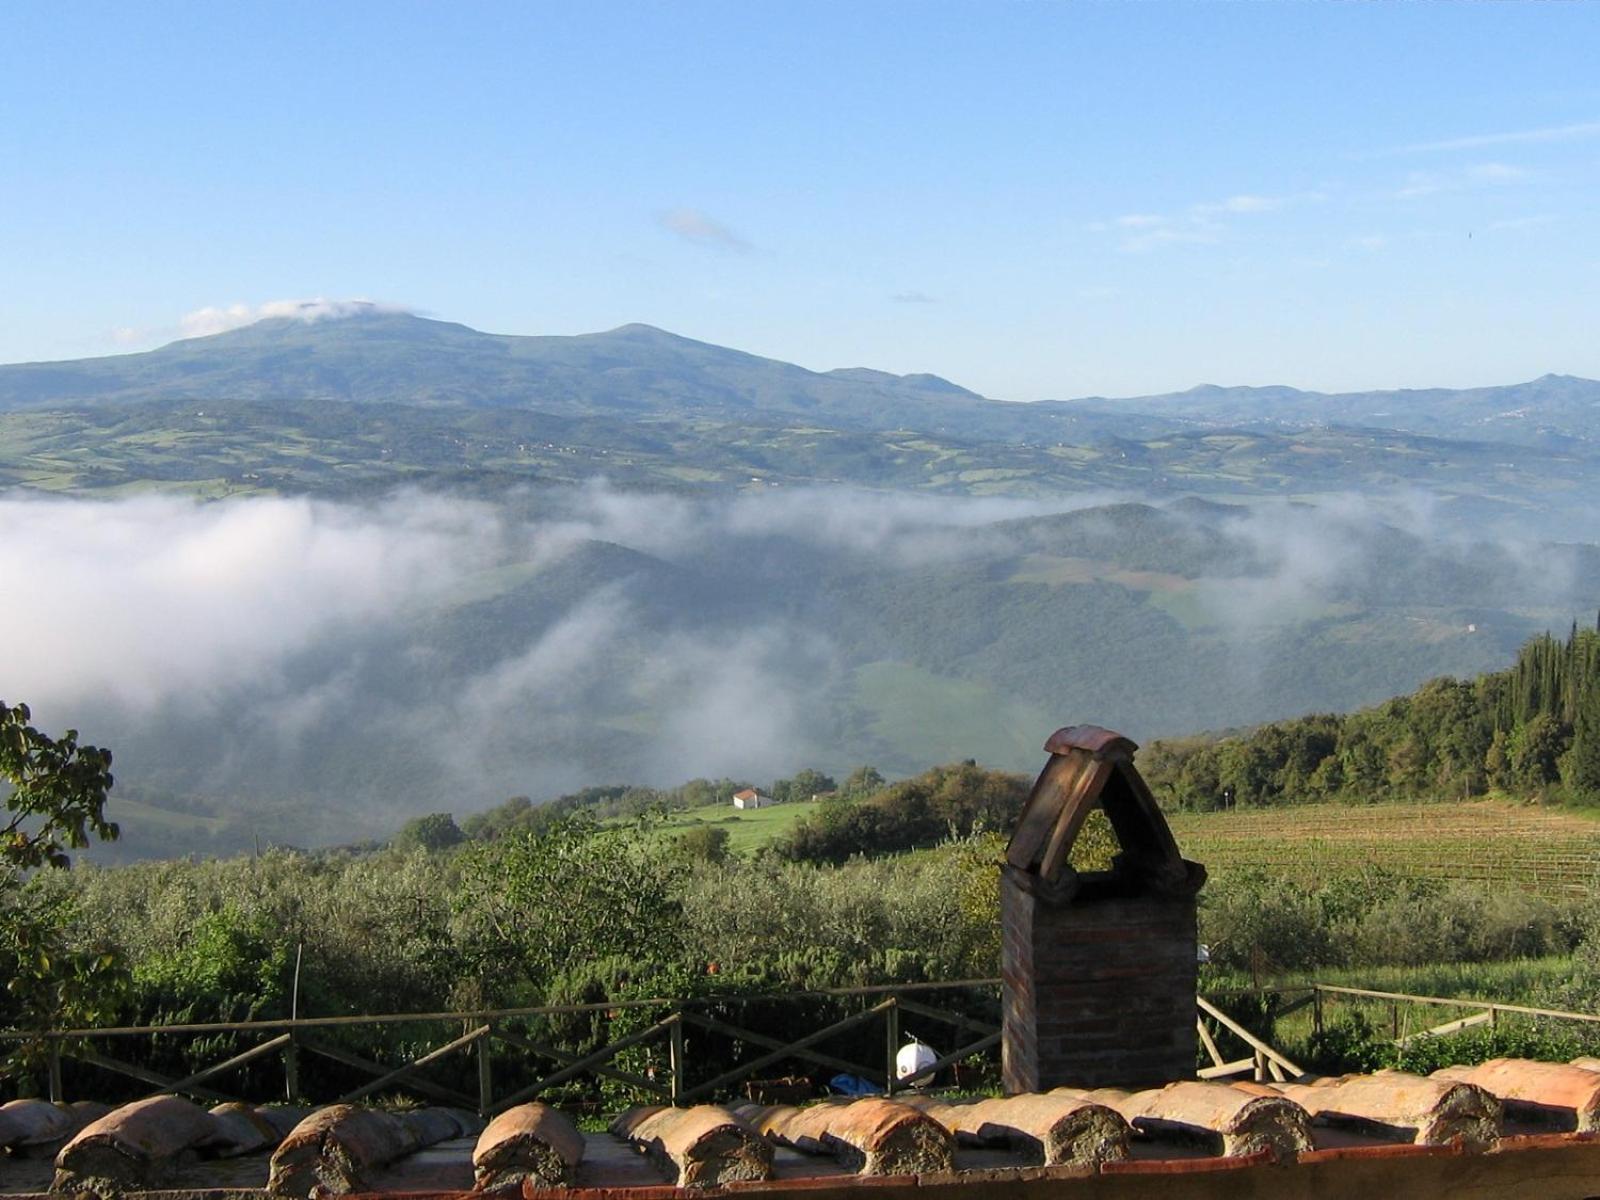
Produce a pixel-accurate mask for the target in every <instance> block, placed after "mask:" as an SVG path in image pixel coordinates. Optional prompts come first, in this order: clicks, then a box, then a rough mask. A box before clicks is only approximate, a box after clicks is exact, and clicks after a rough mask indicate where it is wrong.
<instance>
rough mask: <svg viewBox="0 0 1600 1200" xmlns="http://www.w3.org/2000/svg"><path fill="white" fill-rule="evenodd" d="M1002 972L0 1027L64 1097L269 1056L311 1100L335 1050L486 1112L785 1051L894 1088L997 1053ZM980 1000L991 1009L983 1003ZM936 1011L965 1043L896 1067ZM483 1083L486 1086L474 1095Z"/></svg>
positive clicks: (224, 1071)
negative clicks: (375, 1045) (198, 1058)
mask: <svg viewBox="0 0 1600 1200" xmlns="http://www.w3.org/2000/svg"><path fill="white" fill-rule="evenodd" d="M998 989H999V981H998V980H992V979H975V980H957V981H953V982H948V983H944V982H941V983H927V984H908V985H901V986H896V987H868V988H842V989H830V990H825V991H814V992H796V993H789V994H785V995H779V996H773V995H749V996H713V997H702V998H695V999H643V1000H613V1001H601V1002H597V1003H594V1004H567V1005H550V1006H543V1007H531V1008H507V1009H495V1010H488V1011H482V1012H433V1013H385V1014H374V1015H363V1016H346V1017H310V1018H299V1019H293V1018H289V1019H281V1020H265V1021H239V1022H205V1023H191V1024H171V1025H135V1026H118V1027H106V1028H87V1029H62V1030H40V1031H28V1030H4V1031H0V1046H3V1045H4V1044H5V1043H11V1044H12V1045H13V1046H15V1045H16V1044H18V1043H22V1044H25V1045H28V1046H29V1047H30V1048H32V1049H33V1050H34V1051H35V1052H36V1053H37V1056H39V1057H42V1058H43V1060H44V1063H45V1067H44V1071H45V1073H46V1075H47V1077H48V1091H49V1095H50V1098H51V1099H52V1100H58V1101H60V1100H66V1099H69V1098H78V1097H68V1096H67V1095H66V1091H67V1088H66V1086H65V1079H64V1072H63V1063H64V1062H72V1063H78V1064H83V1065H85V1066H89V1067H95V1068H99V1069H101V1070H104V1071H108V1072H111V1073H113V1074H116V1075H120V1076H124V1077H127V1078H131V1079H134V1080H137V1081H139V1082H141V1083H144V1084H148V1085H149V1086H150V1087H151V1088H152V1089H153V1090H154V1091H155V1092H157V1093H174V1094H181V1095H185V1096H191V1097H193V1098H195V1099H198V1100H207V1101H212V1102H218V1101H223V1100H230V1099H235V1098H238V1097H236V1096H233V1095H229V1094H228V1093H227V1092H226V1091H224V1090H222V1089H221V1081H222V1080H223V1079H224V1078H225V1077H226V1076H228V1075H230V1074H231V1073H234V1072H237V1071H238V1070H239V1069H240V1068H243V1067H245V1066H247V1065H249V1064H252V1063H259V1062H260V1061H261V1060H268V1061H270V1060H273V1059H277V1060H279V1061H280V1062H281V1068H282V1081H283V1095H284V1096H285V1097H286V1098H290V1099H308V1098H310V1097H308V1096H307V1094H306V1089H303V1088H302V1072H301V1064H302V1062H303V1061H305V1059H306V1058H307V1056H311V1057H317V1058H322V1059H326V1060H329V1061H331V1062H333V1063H336V1064H338V1065H339V1066H341V1067H343V1068H347V1069H349V1070H353V1071H355V1072H357V1073H359V1074H360V1075H364V1076H367V1078H366V1079H365V1080H364V1081H363V1082H362V1083H361V1084H360V1085H359V1086H357V1087H354V1088H351V1089H349V1090H346V1091H344V1092H343V1094H340V1095H338V1096H336V1097H333V1098H332V1099H331V1102H334V1103H348V1102H353V1101H356V1100H360V1099H363V1098H365V1097H368V1096H371V1095H373V1094H375V1093H379V1092H384V1091H386V1090H389V1091H399V1092H407V1093H411V1094H414V1095H417V1096H420V1097H423V1098H426V1099H428V1100H431V1101H434V1102H438V1103H444V1104H450V1105H456V1106H460V1107H463V1108H470V1109H475V1110H477V1111H478V1112H480V1113H483V1114H485V1115H490V1114H493V1113H497V1112H500V1111H503V1110H504V1109H506V1108H509V1107H511V1106H513V1105H516V1104H521V1103H523V1102H525V1101H527V1100H530V1099H533V1098H534V1097H536V1096H539V1095H540V1094H542V1093H545V1092H548V1091H550V1090H551V1089H554V1088H558V1087H561V1086H562V1085H564V1084H570V1083H573V1082H575V1081H580V1080H586V1081H598V1080H611V1081H614V1082H616V1083H621V1084H625V1085H627V1086H628V1087H629V1088H632V1089H634V1090H636V1091H637V1092H639V1093H642V1094H644V1095H645V1096H648V1097H650V1098H652V1099H654V1100H656V1101H658V1102H661V1103H670V1104H680V1103H695V1102H698V1101H700V1100H703V1099H706V1098H709V1097H711V1096H720V1095H725V1094H728V1093H729V1092H731V1091H732V1090H734V1089H735V1088H736V1087H737V1086H738V1085H739V1084H741V1083H744V1082H746V1081H749V1080H753V1079H757V1078H759V1077H760V1075H761V1074H762V1073H763V1072H765V1071H769V1070H770V1069H772V1068H774V1067H776V1066H778V1065H780V1064H784V1063H794V1062H800V1063H805V1064H809V1065H814V1066H820V1067H823V1068H826V1069H828V1070H831V1071H833V1072H835V1073H844V1074H849V1075H854V1076H857V1077H859V1078H860V1079H863V1080H865V1081H866V1082H867V1083H868V1084H870V1085H872V1086H874V1087H877V1088H881V1089H883V1090H884V1091H887V1092H890V1093H892V1092H894V1091H895V1090H896V1089H897V1088H902V1087H905V1086H907V1085H909V1084H912V1083H915V1082H918V1081H920V1080H922V1079H924V1078H926V1077H932V1076H933V1075H936V1074H937V1073H938V1072H940V1071H943V1070H945V1069H947V1068H949V1067H952V1066H954V1065H956V1064H961V1063H965V1062H967V1061H968V1060H970V1059H973V1058H974V1057H976V1056H983V1055H993V1054H994V1053H995V1051H996V1048H997V1047H998V1046H999V1043H1000V1027H999V1024H998V1016H997V1012H998ZM938 992H944V993H951V992H956V993H965V994H966V998H967V999H968V1000H969V1001H976V1000H979V999H981V1000H984V1001H986V1002H985V1003H975V1002H969V1003H968V1004H966V1005H963V1006H962V1007H959V1008H952V1007H949V1006H948V1004H945V1005H936V1004H933V1003H928V1002H927V1001H926V1000H925V999H924V998H923V997H924V996H925V994H927V993H938ZM806 999H811V1000H821V999H828V1000H832V1001H835V1002H844V1003H845V1004H847V1005H850V1004H856V1003H859V1004H860V1005H862V1007H860V1008H859V1010H858V1011H854V1012H850V1013H848V1014H847V1015H845V1016H843V1017H841V1018H839V1019H837V1020H833V1021H830V1022H828V1023H826V1024H823V1025H821V1026H820V1027H817V1028H812V1029H809V1030H807V1031H806V1032H805V1033H804V1034H802V1035H801V1036H798V1037H792V1038H787V1039H785V1038H780V1037H775V1036H773V1035H772V1033H770V1032H765V1031H762V1030H760V1029H752V1028H750V1027H749V1023H748V1022H743V1021H740V1020H737V1019H732V1018H730V1016H729V1015H727V1010H729V1009H734V1010H737V1009H739V1008H741V1007H744V1006H749V1005H753V1004H762V1005H772V1004H783V1003H787V1002H793V1001H797V1000H806ZM975 1008H982V1009H984V1010H985V1011H984V1012H982V1013H981V1014H980V1013H974V1012H973V1011H972V1010H973V1009H975ZM908 1014H909V1015H910V1016H912V1017H913V1018H915V1019H916V1020H918V1021H927V1022H934V1023H937V1024H939V1025H941V1026H943V1027H945V1028H946V1029H948V1031H949V1033H948V1037H947V1038H945V1039H943V1040H944V1042H947V1043H949V1044H953V1045H954V1046H955V1048H954V1049H952V1050H950V1051H949V1052H948V1053H945V1054H943V1055H941V1056H939V1058H938V1060H937V1061H936V1062H934V1063H932V1064H931V1065H929V1066H927V1067H925V1068H923V1069H922V1070H920V1071H918V1072H917V1073H916V1075H915V1076H911V1077H907V1078H904V1079H896V1077H895V1057H896V1055H897V1054H898V1053H899V1050H900V1049H901V1046H902V1044H903V1043H902V1039H901V1030H902V1018H903V1017H904V1016H905V1015H908ZM584 1015H594V1016H601V1017H604V1018H605V1019H606V1024H607V1025H610V1024H613V1023H615V1022H617V1021H618V1020H619V1019H620V1020H622V1021H627V1020H628V1019H629V1018H630V1017H631V1018H633V1019H634V1021H635V1023H638V1024H640V1025H641V1027H640V1028H637V1029H635V1030H634V1031H632V1032H629V1033H626V1034H624V1035H622V1036H618V1037H614V1038H611V1039H610V1040H608V1041H606V1042H605V1044H604V1045H601V1046H598V1047H595V1048H584V1047H574V1046H571V1045H562V1044H559V1041H558V1040H556V1039H552V1038H548V1037H545V1038H540V1037H537V1036H530V1034H529V1032H528V1029H527V1026H529V1025H530V1024H537V1023H539V1021H540V1019H541V1018H552V1017H567V1018H571V1017H580V1016H584ZM874 1024H880V1025H881V1034H882V1039H883V1040H882V1042H881V1043H880V1044H881V1045H882V1046H883V1058H882V1059H881V1061H873V1060H870V1059H869V1060H868V1061H860V1058H859V1057H857V1058H851V1057H845V1056H844V1055H843V1054H841V1053H837V1052H830V1049H829V1048H828V1047H827V1046H826V1043H829V1042H833V1041H837V1040H838V1039H839V1038H840V1037H841V1035H857V1036H856V1037H855V1038H854V1040H855V1041H857V1042H859V1041H860V1036H859V1035H861V1034H862V1033H863V1032H865V1031H866V1030H867V1028H868V1027H870V1026H872V1025H874ZM428 1025H434V1026H439V1025H444V1026H447V1027H452V1028H455V1029H459V1030H460V1032H459V1033H458V1034H454V1035H453V1036H449V1037H447V1038H446V1039H445V1040H443V1041H442V1042H440V1043H439V1044H437V1045H430V1046H428V1048H427V1049H425V1050H424V1051H423V1052H421V1053H418V1054H414V1055H411V1056H408V1057H405V1058H403V1059H402V1060H401V1061H397V1062H387V1063H385V1062H378V1061H375V1060H374V1059H371V1058H368V1057H365V1056H364V1055H361V1054H357V1053H354V1052H352V1051H351V1050H350V1049H348V1048H346V1047H343V1046H339V1045H336V1044H335V1043H334V1041H333V1040H332V1037H331V1035H333V1034H335V1033H337V1032H339V1031H348V1030H356V1029H362V1028H366V1029H373V1028H375V1027H379V1026H390V1027H402V1028H403V1027H407V1026H410V1027H425V1026H428ZM184 1037H188V1038H195V1039H205V1038H219V1037H226V1038H228V1039H231V1040H235V1041H237V1040H244V1041H249V1042H252V1043H254V1044H252V1045H249V1046H247V1047H245V1048H244V1049H242V1050H238V1051H237V1052H235V1053H231V1054H229V1055H228V1056H227V1057H225V1058H223V1059H221V1060H220V1061H217V1062H213V1063H209V1064H207V1065H205V1066H203V1067H201V1068H200V1069H198V1070H195V1071H193V1072H191V1073H190V1074H187V1075H184V1076H181V1077H179V1076H176V1075H172V1074H166V1073H163V1072H161V1071H157V1070H154V1069H152V1068H150V1067H149V1066H147V1065H144V1064H142V1063H139V1062H135V1061H132V1059H131V1056H119V1055H117V1054H113V1053H111V1052H110V1050H109V1046H110V1045H115V1044H116V1043H118V1042H126V1041H129V1040H133V1041H143V1042H146V1043H149V1042H151V1041H153V1040H155V1039H164V1040H165V1039H174V1038H184ZM697 1040H698V1041H701V1042H707V1041H711V1040H716V1041H719V1042H721V1043H723V1044H724V1045H725V1046H726V1045H727V1044H728V1043H731V1044H732V1045H731V1050H732V1053H733V1057H735V1058H737V1060H738V1061H737V1063H736V1065H734V1066H732V1067H731V1068H730V1069H725V1070H721V1071H717V1072H715V1073H712V1074H710V1075H709V1077H707V1078H696V1077H694V1072H693V1071H692V1070H691V1068H692V1066H693V1062H692V1059H691V1050H692V1048H693V1046H694V1045H695V1043H696V1041H697ZM647 1046H648V1047H651V1048H652V1049H653V1050H654V1051H656V1053H655V1054H653V1055H652V1057H653V1058H660V1059H663V1060H664V1069H662V1070H660V1071H657V1070H656V1069H655V1068H654V1067H653V1066H652V1067H650V1068H647V1069H646V1070H643V1071H640V1070H630V1069H628V1068H627V1067H626V1066H624V1065H622V1064H619V1063H618V1061H617V1060H618V1058H619V1056H622V1055H623V1054H624V1052H625V1051H628V1050H630V1049H633V1048H635V1047H647ZM461 1056H470V1061H471V1062H472V1063H473V1064H474V1066H475V1071H474V1072H473V1073H474V1074H475V1083H476V1086H475V1088H472V1090H471V1091H468V1090H464V1089H463V1088H462V1087H461V1086H460V1085H459V1083H458V1082H456V1083H450V1082H445V1081H442V1080H441V1079H439V1078H438V1072H437V1070H430V1069H435V1068H438V1067H441V1066H443V1065H445V1064H447V1063H448V1064H449V1065H450V1066H451V1067H452V1068H454V1070H453V1072H452V1073H453V1074H455V1075H456V1076H458V1077H459V1075H460V1070H461V1065H462V1064H461ZM507 1056H509V1057H510V1059H512V1060H514V1061H515V1065H516V1071H515V1073H514V1074H515V1075H516V1076H518V1077H521V1078H522V1079H525V1078H526V1076H527V1075H528V1074H529V1072H530V1069H531V1070H532V1072H533V1074H534V1075H535V1078H533V1079H532V1080H531V1081H529V1082H521V1083H520V1086H515V1087H511V1088H508V1087H505V1086H499V1087H497V1075H499V1074H500V1073H499V1072H497V1070H496V1064H497V1062H499V1063H501V1064H502V1065H509V1062H508V1058H507ZM474 1093H475V1094H474Z"/></svg>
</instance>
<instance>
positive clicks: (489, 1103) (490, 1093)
mask: <svg viewBox="0 0 1600 1200" xmlns="http://www.w3.org/2000/svg"><path fill="white" fill-rule="evenodd" d="M473 1020H475V1021H481V1022H482V1024H483V1028H484V1030H485V1031H486V1032H485V1033H484V1035H483V1036H482V1037H480V1038H479V1039H478V1045H477V1047H476V1049H477V1051H478V1115H479V1116H480V1117H487V1116H488V1115H489V1113H490V1112H491V1111H492V1110H493V1108H494V1075H493V1071H492V1066H491V1062H490V1051H489V1039H490V1038H492V1037H494V1022H492V1021H490V1020H489V1019H488V1018H487V1017H474V1018H473Z"/></svg>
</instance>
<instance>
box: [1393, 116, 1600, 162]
mask: <svg viewBox="0 0 1600 1200" xmlns="http://www.w3.org/2000/svg"><path fill="white" fill-rule="evenodd" d="M1593 137H1600V121H1581V122H1578V123H1577V124H1573V125H1550V126H1546V127H1544V128H1542V129H1519V130H1514V131H1512V132H1508V133H1479V134H1472V135H1469V136H1467V137H1457V138H1445V139H1443V140H1442V141H1437V142H1415V143H1413V144H1412V145H1409V146H1396V147H1394V148H1393V149H1392V150H1390V151H1389V153H1391V154H1423V153H1430V152H1433V151H1438V150H1482V149H1485V148H1487V147H1489V146H1517V145H1531V144H1536V143H1540V142H1572V141H1579V140H1582V139H1585V138H1593Z"/></svg>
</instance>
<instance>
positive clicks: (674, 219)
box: [656, 208, 751, 254]
mask: <svg viewBox="0 0 1600 1200" xmlns="http://www.w3.org/2000/svg"><path fill="white" fill-rule="evenodd" d="M656 222H657V224H659V225H660V226H661V228H663V229H665V230H666V231H667V232H668V233H675V234H677V235H678V236H679V237H681V238H682V239H683V240H684V241H686V242H692V243H693V244H694V245H696V246H707V247H710V248H711V249H714V250H730V251H733V252H734V253H737V254H744V253H747V252H748V251H749V250H750V249H751V246H750V243H749V242H747V241H745V239H744V238H742V237H740V236H739V235H738V234H737V233H735V232H734V231H733V230H732V229H730V228H729V227H728V226H726V225H724V224H723V223H722V222H721V221H719V220H717V219H716V218H715V217H712V216H709V215H708V214H706V213H703V212H701V211H700V210H699V209H697V208H674V209H672V210H671V211H669V212H664V213H662V214H661V215H660V216H659V217H657V218H656Z"/></svg>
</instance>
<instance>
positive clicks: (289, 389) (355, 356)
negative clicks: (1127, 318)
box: [0, 311, 1105, 433]
mask: <svg viewBox="0 0 1600 1200" xmlns="http://www.w3.org/2000/svg"><path fill="white" fill-rule="evenodd" d="M170 400H197V401H198V400H268V401H271V400H284V401H321V402H328V401H346V402H356V403H367V404H373V403H385V404H394V403H398V404H407V405H430V406H437V405H464V406H473V407H489V408H518V409H526V410H532V411H537V412H542V413H548V414H551V415H555V416H567V417H586V416H610V417H629V418H639V417H656V418H669V417H686V416H687V417H698V418H713V419H719V420H752V419H755V420H768V421H770V420H777V419H782V420H784V421H793V420H795V419H802V420H815V421H820V422H821V423H823V424H826V425H829V426H840V425H842V426H844V427H849V428H871V429H943V430H947V431H952V430H964V431H967V432H978V431H980V430H984V429H987V427H988V424H989V423H990V422H993V423H994V430H993V431H994V432H996V433H1001V432H1005V431H1007V430H1008V429H1009V428H1010V427H1011V422H1012V421H1013V420H1014V418H1015V417H1016V416H1018V415H1020V414H1019V412H1014V411H1009V410H1013V409H1015V408H1016V406H1013V405H1007V404H1003V403H1000V402H997V401H993V400H986V399H984V398H983V397H982V396H979V395H977V394H976V393H975V392H970V391H968V390H967V389H965V388H962V387H958V386H957V385H955V384H953V383H950V382H949V381H948V380H944V379H940V378H939V377H938V376H935V375H904V376H902V375H892V374H889V373H888V372H884V371H874V370H867V369H844V370H837V371H826V372H818V371H809V370H806V369H805V368H804V367H798V366H795V365H793V364H792V363H785V362H779V361H777V360H775V359H770V358H761V357H758V356H757V355H754V354H746V353H744V352H742V351H739V350H729V349H726V348H724V347H721V346H713V345H710V344H709V343H706V342H697V341H694V340H693V339H691V338H686V337H679V336H677V335H676V334H672V333H667V332H666V331H665V330H661V329H655V328H653V327H651V326H649V325H624V326H622V327H621V328H620V329H613V330H610V331H608V332H605V333H591V334H582V335H579V336H576V337H512V336H505V335H501V334H491V333H480V332H479V331H477V330H475V329H469V328H468V327H467V326H465V325H457V324H453V323H450V322H446V321H434V320H429V319H427V318H424V317H416V316H411V315H409V314H405V313H393V312H381V311H373V312H370V313H365V314H360V315H355V316H349V317H343V318H340V319H329V320H320V321H302V320H298V319H295V318H291V317H278V318H272V319H269V320H264V321H259V322H257V323H256V324H254V325H249V326H246V327H245V328H243V329H236V330H232V331H230V332H228V333H219V334H214V335H211V336H209V337H198V338H189V339H186V340H184V341H178V342H173V343H172V344H170V345H167V346H163V347H161V348H160V349H159V350H151V351H148V352H146V353H143V354H123V355H115V356H111V357H107V358H90V359H81V360H78V361H74V362H58V363H20V364H15V365H11V366H0V410H8V409H9V410H16V409H24V408H60V407H76V406H83V405H108V404H136V403H140V402H145V401H170ZM1024 411H1025V410H1024ZM1052 421H1053V422H1054V423H1056V424H1060V425H1062V426H1063V427H1065V426H1067V425H1069V424H1071V423H1072V420H1071V416H1070V415H1069V414H1060V415H1058V416H1056V417H1054V418H1052ZM1097 423H1098V424H1104V423H1105V422H1104V421H1099V422H1097Z"/></svg>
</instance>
